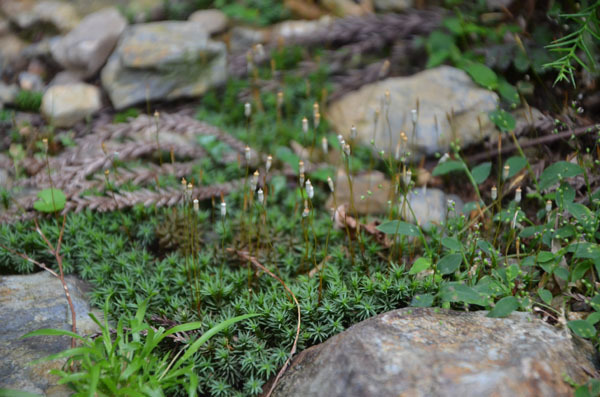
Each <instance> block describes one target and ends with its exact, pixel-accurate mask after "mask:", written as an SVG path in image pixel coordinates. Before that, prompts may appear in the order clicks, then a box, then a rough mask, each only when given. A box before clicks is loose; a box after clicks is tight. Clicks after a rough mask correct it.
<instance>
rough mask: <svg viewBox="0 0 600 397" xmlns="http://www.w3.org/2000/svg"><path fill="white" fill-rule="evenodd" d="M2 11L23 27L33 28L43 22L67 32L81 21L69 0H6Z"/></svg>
mask: <svg viewBox="0 0 600 397" xmlns="http://www.w3.org/2000/svg"><path fill="white" fill-rule="evenodd" d="M2 11H3V12H4V14H5V15H6V16H7V17H8V18H9V19H10V20H11V21H12V22H13V23H14V24H16V25H17V26H18V27H19V28H21V29H32V28H36V27H38V25H39V24H41V23H48V24H51V25H53V26H54V27H55V28H56V29H57V30H58V31H60V32H63V33H65V32H68V31H69V30H71V29H73V28H74V27H75V26H76V25H77V23H79V16H78V15H77V12H76V11H75V8H74V7H73V6H72V5H71V4H69V2H62V1H39V2H38V1H32V0H4V1H3V2H2Z"/></svg>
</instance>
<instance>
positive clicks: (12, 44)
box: [0, 34, 27, 78]
mask: <svg viewBox="0 0 600 397" xmlns="http://www.w3.org/2000/svg"><path fill="white" fill-rule="evenodd" d="M26 46H27V45H26V44H25V43H24V42H23V40H21V39H20V38H19V37H18V36H16V35H14V34H9V35H6V36H0V78H1V77H5V76H9V75H13V74H16V73H15V72H17V71H20V70H23V68H25V67H26V65H27V60H26V59H25V58H23V57H22V56H21V51H23V49H24V48H25V47H26Z"/></svg>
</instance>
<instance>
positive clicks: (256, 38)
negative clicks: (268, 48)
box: [229, 26, 270, 52]
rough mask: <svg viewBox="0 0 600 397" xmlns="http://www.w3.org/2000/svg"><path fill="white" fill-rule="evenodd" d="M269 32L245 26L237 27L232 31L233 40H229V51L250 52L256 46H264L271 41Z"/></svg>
mask: <svg viewBox="0 0 600 397" xmlns="http://www.w3.org/2000/svg"><path fill="white" fill-rule="evenodd" d="M269 37H270V34H269V31H268V30H266V29H254V28H247V27H245V26H235V27H233V29H231V38H230V40H229V49H230V50H231V51H233V52H237V51H248V50H250V49H251V48H252V46H254V45H256V44H259V43H260V44H263V43H266V42H267V41H269Z"/></svg>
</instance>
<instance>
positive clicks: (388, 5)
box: [374, 0, 414, 12]
mask: <svg viewBox="0 0 600 397" xmlns="http://www.w3.org/2000/svg"><path fill="white" fill-rule="evenodd" d="M374 3H375V4H374V5H375V9H376V10H377V11H383V12H401V11H404V10H406V9H407V8H410V7H412V6H413V5H414V0H375V1H374Z"/></svg>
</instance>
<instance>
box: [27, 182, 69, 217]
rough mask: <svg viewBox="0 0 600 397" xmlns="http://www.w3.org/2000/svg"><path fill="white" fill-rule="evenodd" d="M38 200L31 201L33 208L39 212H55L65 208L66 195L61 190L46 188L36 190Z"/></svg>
mask: <svg viewBox="0 0 600 397" xmlns="http://www.w3.org/2000/svg"><path fill="white" fill-rule="evenodd" d="M37 196H38V198H39V200H37V201H36V202H35V203H33V208H35V209H36V210H37V211H40V212H56V211H60V210H62V209H63V208H65V203H66V202H67V197H66V196H65V194H64V193H63V191H62V190H60V189H56V188H48V189H44V190H41V191H39V192H38V194H37Z"/></svg>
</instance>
